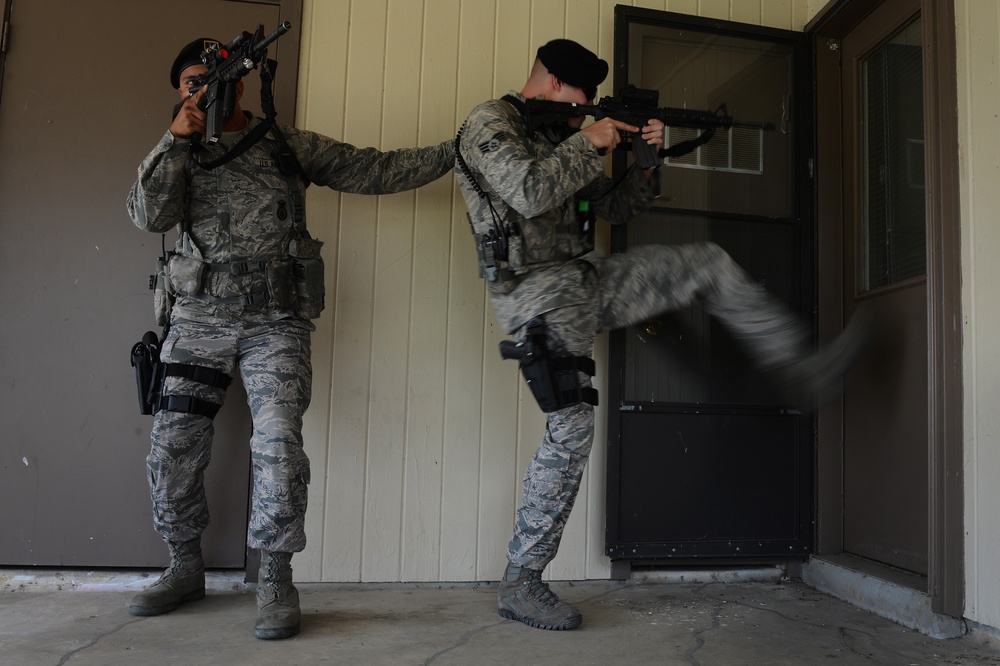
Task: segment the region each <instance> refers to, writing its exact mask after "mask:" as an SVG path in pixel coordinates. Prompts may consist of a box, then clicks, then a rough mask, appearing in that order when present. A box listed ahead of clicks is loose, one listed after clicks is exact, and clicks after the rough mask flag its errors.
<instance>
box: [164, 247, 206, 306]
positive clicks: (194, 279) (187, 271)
mask: <svg viewBox="0 0 1000 666" xmlns="http://www.w3.org/2000/svg"><path fill="white" fill-rule="evenodd" d="M208 268H209V267H208V264H206V263H205V262H203V261H200V260H198V259H192V258H191V257H185V256H183V255H180V254H174V255H171V257H170V259H169V260H168V261H167V265H166V277H167V289H168V290H170V293H171V294H178V295H180V296H195V295H197V294H199V293H201V290H202V287H204V285H205V275H206V274H207V273H208Z"/></svg>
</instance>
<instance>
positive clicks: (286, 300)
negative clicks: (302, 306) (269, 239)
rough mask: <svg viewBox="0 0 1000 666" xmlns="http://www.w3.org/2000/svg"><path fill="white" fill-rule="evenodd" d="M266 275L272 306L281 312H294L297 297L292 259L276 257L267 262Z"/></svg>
mask: <svg viewBox="0 0 1000 666" xmlns="http://www.w3.org/2000/svg"><path fill="white" fill-rule="evenodd" d="M264 276H265V278H266V280H267V293H268V296H269V297H270V299H271V307H272V308H274V309H275V310H280V311H281V312H294V310H295V300H296V299H295V283H294V282H293V280H292V260H291V259H275V260H274V261H269V262H267V267H266V268H265V270H264Z"/></svg>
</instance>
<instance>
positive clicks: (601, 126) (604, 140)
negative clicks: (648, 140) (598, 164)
mask: <svg viewBox="0 0 1000 666" xmlns="http://www.w3.org/2000/svg"><path fill="white" fill-rule="evenodd" d="M619 130H625V131H626V132H638V131H639V128H638V127H634V126H632V125H629V124H628V123H623V122H622V121H620V120H615V119H614V118H602V119H601V120H598V121H597V122H595V123H591V124H590V125H587V126H586V127H584V128H583V129H582V130H580V133H581V134H583V135H584V136H585V137H587V138H588V139H590V142H591V143H592V144H594V147H595V148H597V150H598V151H601V150H614V149H615V146H617V145H618V144H619V142H621V140H622V137H621V134H620V133H619ZM602 154H603V153H602Z"/></svg>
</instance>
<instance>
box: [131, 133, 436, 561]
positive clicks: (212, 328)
mask: <svg viewBox="0 0 1000 666" xmlns="http://www.w3.org/2000/svg"><path fill="white" fill-rule="evenodd" d="M248 117H249V116H248ZM258 122H260V121H259V120H257V119H250V120H249V124H248V126H247V127H246V129H244V130H243V132H240V133H235V135H232V136H230V135H228V134H227V135H224V137H223V140H222V143H224V144H228V145H233V144H234V143H235V142H236V141H237V140H238V139H239V138H240V136H242V135H243V134H244V133H246V132H249V131H251V130H252V128H253V127H254V126H255V125H256V124H257V123H258ZM281 131H282V133H283V134H284V136H285V138H286V139H287V142H288V144H289V146H290V147H291V149H292V151H293V152H294V154H295V155H296V157H297V158H298V160H299V163H300V164H301V165H302V168H303V170H304V172H305V174H306V175H307V176H308V178H309V179H310V180H311V181H312V182H313V183H316V184H317V185H325V186H327V187H330V188H331V189H334V190H338V191H341V192H351V193H357V194H388V193H393V192H400V191H403V190H407V189H411V188H415V187H419V186H421V185H424V184H426V183H429V182H431V181H433V180H435V179H437V178H439V177H440V176H442V175H444V174H445V173H446V172H447V171H448V170H449V169H451V167H452V166H453V162H454V156H453V147H452V145H451V142H445V143H442V144H440V145H438V146H433V147H428V148H413V149H403V150H396V151H390V152H384V153H383V152H381V151H378V150H376V149H374V148H355V147H354V146H351V145H348V144H346V143H340V142H338V141H335V140H333V139H330V138H327V137H324V136H321V135H319V134H315V133H313V132H307V131H302V130H297V129H294V128H292V127H284V126H283V127H282V128H281ZM189 145H190V142H189V141H187V140H183V139H175V138H174V137H173V135H172V134H171V133H170V132H167V133H166V134H165V135H164V136H163V138H162V139H161V140H160V142H159V144H158V145H157V146H156V147H155V148H154V149H153V151H152V152H151V153H150V154H149V155H148V156H147V157H146V158H145V159H144V160H143V161H142V164H140V166H139V174H138V180H137V181H136V182H135V184H134V185H133V186H132V190H131V192H130V193H129V196H128V201H127V205H128V210H129V214H130V216H131V217H132V220H133V221H134V222H135V224H136V226H138V227H139V228H140V229H143V230H145V231H152V232H165V231H167V230H169V229H171V228H174V227H179V229H180V233H179V237H178V240H177V244H176V252H177V253H178V254H179V255H180V256H181V257H184V258H186V260H196V261H191V262H189V263H191V264H192V265H194V266H196V267H201V268H203V269H204V271H205V272H204V273H203V274H202V275H201V276H200V277H197V278H196V279H195V278H192V279H186V278H181V279H179V281H178V283H177V284H175V285H174V291H175V293H176V294H177V295H176V300H175V302H174V304H173V308H172V310H171V313H170V322H171V325H170V331H169V334H168V336H167V338H166V340H165V341H164V343H163V347H162V352H161V356H160V360H161V361H163V362H164V363H182V364H190V365H199V366H206V367H209V368H213V369H217V370H221V371H223V372H225V373H226V374H227V375H229V376H235V375H236V373H237V371H238V372H239V373H240V376H241V378H242V380H243V384H244V386H245V388H246V391H247V399H248V402H249V405H250V411H251V415H252V417H253V435H252V438H251V442H250V446H251V459H252V465H253V497H252V505H251V517H250V526H249V530H248V539H247V543H248V545H249V546H250V547H251V548H255V549H261V550H267V551H277V552H288V553H291V552H298V551H301V550H302V549H303V548H304V547H305V532H304V529H303V528H304V522H303V521H304V515H305V510H306V498H307V484H308V483H309V461H308V459H307V457H306V454H305V453H304V451H303V447H302V415H303V413H304V412H305V410H306V408H307V407H308V405H309V400H310V393H311V382H312V368H311V365H310V332H311V331H312V330H314V327H313V325H312V324H311V323H310V322H309V319H308V318H307V316H306V315H303V314H302V312H301V311H300V310H298V309H297V308H296V300H295V296H294V295H293V294H292V293H291V291H290V290H292V289H293V287H292V286H291V285H290V281H291V274H290V270H291V258H290V249H289V244H290V241H293V240H296V239H299V240H301V239H303V238H306V239H308V234H306V233H305V231H304V229H305V227H304V213H305V211H304V186H303V184H302V182H301V180H300V179H299V177H298V175H297V174H293V175H291V176H288V175H285V174H283V173H281V171H280V170H279V169H278V168H277V165H276V164H275V158H274V155H275V153H276V151H277V142H276V141H275V139H274V138H273V136H272V135H271V134H267V135H265V136H264V138H262V139H261V140H260V141H258V142H257V143H256V144H254V145H253V146H252V147H250V148H249V149H248V150H247V151H246V152H244V153H243V154H242V155H239V156H238V157H236V158H235V159H234V160H233V161H231V162H229V163H227V164H225V165H224V166H222V167H219V168H216V169H215V170H213V171H208V170H205V169H201V168H197V167H194V166H193V165H186V162H187V161H188V155H189V153H188V149H189ZM204 150H205V153H206V154H205V155H204V156H203V157H202V160H203V161H207V160H209V159H212V158H215V157H218V156H219V155H221V154H222V152H223V150H224V148H223V147H220V146H209V147H206V148H205V149H204ZM316 249H317V250H318V247H317V248H316ZM202 262H203V263H202ZM203 264H204V265H203ZM185 279H186V282H185ZM317 314H318V313H317ZM312 316H315V315H312ZM164 394H165V395H192V396H195V397H198V398H202V399H204V400H207V401H210V402H212V403H217V404H221V403H222V401H223V397H224V394H225V391H224V389H219V388H214V387H212V386H208V385H206V384H201V383H197V382H194V381H191V380H188V379H184V378H182V377H169V378H168V379H167V382H166V384H165V387H164ZM212 434H213V424H212V420H211V419H209V418H207V417H205V416H201V415H197V414H193V413H183V412H174V411H167V410H161V411H159V412H157V414H156V416H155V418H154V423H153V432H152V450H151V452H150V454H149V457H148V458H147V466H148V477H149V485H150V493H151V496H152V499H153V505H154V523H155V527H156V530H157V532H159V533H160V535H161V536H163V537H164V539H166V540H168V541H171V542H186V541H189V540H191V539H193V538H196V537H197V536H199V535H200V534H201V532H202V530H203V529H204V528H205V525H206V524H207V523H208V508H207V504H206V501H205V492H204V487H203V474H204V470H205V468H206V467H207V465H208V462H209V458H210V455H211V453H210V452H211V442H212Z"/></svg>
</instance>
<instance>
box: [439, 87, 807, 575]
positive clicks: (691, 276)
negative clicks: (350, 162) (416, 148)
mask: <svg viewBox="0 0 1000 666" xmlns="http://www.w3.org/2000/svg"><path fill="white" fill-rule="evenodd" d="M510 95H511V96H513V97H515V98H517V99H519V100H523V99H524V98H523V97H522V96H521V95H519V94H518V93H516V92H512V93H510ZM459 148H460V154H461V157H462V158H463V159H464V161H465V162H466V164H467V165H468V169H469V171H470V172H471V174H472V176H473V178H474V179H475V181H476V185H475V186H474V185H472V184H470V182H469V180H468V178H467V177H466V176H465V175H464V174H463V169H462V168H461V163H459V168H458V169H456V173H457V174H458V182H459V186H460V187H461V189H462V193H463V195H464V197H465V201H466V204H467V206H468V208H469V215H470V222H471V224H472V230H473V233H474V234H476V235H477V239H478V238H479V235H481V234H486V233H488V232H489V230H490V229H491V228H492V227H493V221H492V217H491V212H490V208H489V205H488V203H487V200H486V199H485V198H484V197H482V196H480V191H482V192H483V193H485V194H486V195H488V196H489V200H490V202H491V203H492V205H493V208H494V209H495V210H496V212H497V214H498V216H499V218H500V219H501V220H502V221H503V223H504V224H505V225H506V224H510V227H511V229H512V231H513V233H512V236H511V240H510V256H509V261H508V262H507V263H504V262H501V263H499V264H498V268H499V269H500V270H501V277H500V279H498V280H496V281H495V282H490V283H489V291H490V298H491V301H492V304H493V308H494V311H495V312H496V314H497V318H498V319H499V321H500V324H501V325H502V326H503V327H504V329H505V330H506V331H507V332H508V333H511V334H515V336H516V337H517V338H518V339H519V340H521V339H524V337H525V332H526V331H525V328H526V327H525V324H526V323H527V322H528V321H529V320H530V319H532V318H533V317H537V316H540V315H542V316H543V319H544V321H545V324H546V329H547V330H546V343H547V345H548V347H549V349H550V350H553V351H554V352H557V353H565V354H568V355H573V356H592V355H593V346H594V339H595V336H596V334H597V333H598V332H600V331H606V330H611V329H615V328H621V327H624V326H629V325H632V324H636V323H639V322H642V321H645V320H647V319H649V318H650V317H652V316H653V315H656V314H659V313H662V312H665V311H668V310H676V309H679V308H682V307H685V306H687V305H689V304H691V303H692V302H693V301H694V300H695V299H701V300H703V301H704V302H705V305H706V307H707V309H708V311H709V312H710V313H711V314H713V315H715V316H716V317H718V318H719V319H720V321H721V322H722V323H723V324H724V325H726V326H727V328H728V329H729V330H730V331H731V332H732V333H733V334H734V335H735V336H736V338H737V339H739V340H740V341H741V342H743V343H744V345H745V346H746V347H747V348H748V351H749V352H750V353H751V354H752V355H753V356H754V358H755V359H756V360H757V361H758V363H759V364H760V365H761V366H762V367H780V366H784V365H787V364H789V363H791V362H792V361H794V360H797V359H798V358H800V357H801V356H802V355H803V353H804V352H805V351H806V343H807V341H808V339H809V333H808V330H807V329H806V328H804V327H803V326H802V324H801V322H800V321H798V319H797V318H796V317H795V316H794V315H793V314H792V312H791V311H790V310H788V309H787V308H786V307H785V306H783V305H782V304H781V303H779V302H778V301H777V300H775V299H773V298H772V297H770V296H769V295H768V294H767V293H766V292H765V291H764V290H762V289H761V288H760V287H758V286H757V285H756V284H755V283H754V282H753V281H752V280H751V279H750V278H749V276H747V275H746V274H745V273H744V272H743V271H742V269H740V268H739V267H738V266H737V265H736V264H735V263H734V262H733V261H732V259H731V258H730V257H729V255H727V254H726V253H725V252H724V251H722V250H721V249H720V248H719V247H718V246H717V245H715V244H713V243H695V244H690V245H680V246H663V245H644V246H637V247H634V248H630V249H629V250H627V251H626V252H622V253H620V254H615V255H612V256H610V257H602V256H599V255H597V254H596V253H594V252H593V249H594V248H593V245H592V243H591V242H590V241H588V240H587V239H586V238H585V237H584V236H582V235H581V233H580V227H579V223H578V222H577V218H576V207H575V205H574V202H575V198H576V197H577V196H578V195H582V197H583V198H587V199H588V200H589V201H590V202H591V206H592V207H594V208H596V210H597V212H598V214H599V215H600V216H601V217H604V218H605V219H607V220H609V221H610V222H611V223H613V224H619V223H623V222H626V221H627V220H628V219H629V218H631V217H632V216H634V215H635V214H637V213H638V212H640V211H641V210H643V209H644V208H646V207H647V206H648V205H649V203H650V202H651V201H652V200H653V199H654V198H655V197H656V196H657V194H658V192H657V188H658V186H659V180H658V178H656V177H654V178H653V179H652V182H651V183H647V182H646V180H645V178H644V177H643V175H642V172H641V171H639V170H638V169H632V170H630V172H629V173H628V174H627V175H626V176H625V178H624V180H623V181H622V183H621V184H620V185H619V186H617V187H615V186H614V185H613V183H612V181H611V180H610V179H609V178H607V177H606V176H605V173H604V168H603V165H602V163H601V160H600V158H599V156H598V153H597V150H596V148H595V147H594V146H593V144H592V143H591V142H590V141H589V140H588V139H587V138H586V137H585V136H583V135H582V134H579V133H576V134H572V133H570V132H569V131H568V128H566V127H565V124H563V125H562V126H550V127H543V128H541V129H539V130H536V131H534V132H532V131H529V128H528V126H527V123H526V121H525V117H524V115H523V114H522V113H521V112H520V111H519V110H518V109H517V108H516V107H515V106H514V105H513V104H510V103H508V102H506V101H501V100H493V101H489V102H486V103H484V104H481V105H480V106H478V107H476V108H475V109H474V110H473V111H472V113H471V115H470V116H469V118H468V120H467V121H466V124H465V125H464V126H463V129H462V132H461V135H460V142H459ZM579 376H580V380H581V386H587V387H589V386H590V378H589V377H587V376H586V375H585V374H583V373H580V375H579ZM593 436H594V409H593V407H592V406H591V405H589V404H587V403H579V404H576V405H573V406H570V407H566V408H563V409H560V410H557V411H554V412H550V413H549V414H548V417H547V422H546V429H545V435H544V437H543V439H542V442H541V446H540V447H539V448H538V450H537V452H536V453H535V456H534V458H533V459H532V460H531V463H530V465H529V467H528V470H527V473H526V474H525V477H524V484H523V494H522V500H521V507H520V508H519V509H518V512H517V517H516V519H515V525H514V534H513V536H512V538H511V540H510V544H509V547H508V559H509V561H510V562H511V563H512V564H514V565H517V566H521V567H525V568H528V569H532V570H537V571H540V570H542V569H544V567H545V566H546V565H547V564H548V563H549V562H550V561H551V560H552V558H553V557H555V555H556V551H557V549H558V547H559V540H560V537H561V536H562V531H563V528H564V527H565V524H566V520H567V519H568V518H569V513H570V510H571V509H572V508H573V502H574V500H575V499H576V495H577V492H578V491H579V488H580V481H581V479H582V476H583V471H584V467H585V466H586V463H587V458H588V456H589V455H590V449H591V445H592V443H593Z"/></svg>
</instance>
